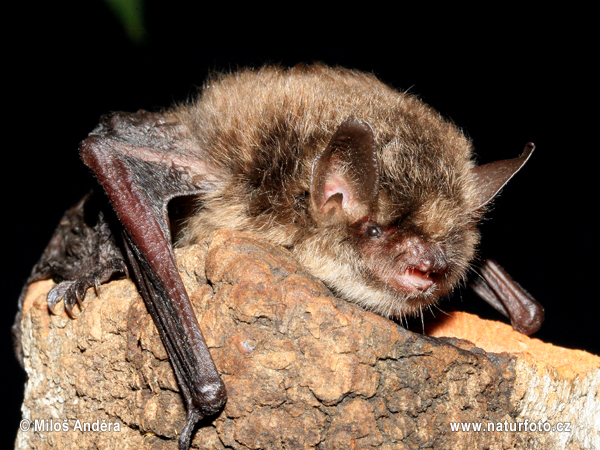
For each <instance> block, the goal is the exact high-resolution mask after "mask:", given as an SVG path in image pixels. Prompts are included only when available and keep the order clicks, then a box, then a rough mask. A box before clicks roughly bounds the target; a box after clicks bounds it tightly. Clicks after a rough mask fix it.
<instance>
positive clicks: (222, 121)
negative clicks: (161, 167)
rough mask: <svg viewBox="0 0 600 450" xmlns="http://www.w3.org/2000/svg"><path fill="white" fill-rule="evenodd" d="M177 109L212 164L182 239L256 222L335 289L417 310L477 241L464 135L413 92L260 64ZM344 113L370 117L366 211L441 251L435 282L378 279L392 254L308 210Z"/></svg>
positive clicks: (342, 74)
mask: <svg viewBox="0 0 600 450" xmlns="http://www.w3.org/2000/svg"><path fill="white" fill-rule="evenodd" d="M172 113H173V114H174V115H175V116H176V119H177V120H178V121H180V122H181V124H183V126H184V127H186V128H187V130H188V131H189V134H188V136H190V139H191V142H190V143H189V144H190V147H191V148H192V149H195V151H196V152H198V153H200V158H201V159H202V160H203V161H205V162H206V163H207V165H208V167H209V170H208V172H207V173H206V174H205V179H204V181H203V182H204V183H205V184H206V186H207V192H206V194H204V195H202V196H201V199H200V200H201V202H200V203H199V204H198V210H197V214H195V215H194V216H193V217H192V218H191V219H189V222H188V224H187V227H186V231H185V233H184V234H183V235H181V236H180V242H179V245H186V244H191V243H195V242H198V241H201V240H203V239H205V238H206V237H207V236H208V235H209V234H210V233H211V232H212V231H214V230H216V229H219V228H233V229H241V230H247V231H253V232H255V233H257V234H259V235H261V236H263V237H264V238H266V239H268V240H270V241H272V242H274V243H276V244H279V245H282V246H285V247H287V248H289V249H290V250H291V251H292V252H293V253H294V254H295V255H296V256H297V257H298V258H299V260H300V261H301V262H302V263H303V264H304V266H305V267H306V268H307V269H308V270H309V271H310V272H311V273H313V274H314V275H315V276H317V277H318V278H320V279H322V280H323V281H324V282H325V283H326V284H328V285H329V286H330V287H331V288H332V289H333V290H334V291H335V292H336V293H338V294H339V295H341V296H343V297H344V298H346V299H348V300H351V301H354V302H357V303H359V304H361V305H363V306H365V307H367V308H369V309H372V310H374V311H376V312H379V313H381V314H384V315H394V316H401V315H403V314H406V313H413V312H414V311H418V309H419V308H420V307H422V306H424V305H427V304H429V303H431V302H433V301H435V299H436V298H437V297H438V296H439V295H443V294H446V293H447V292H449V291H450V290H451V289H452V288H453V287H454V286H455V285H456V284H457V283H458V282H459V281H460V280H462V279H463V278H464V276H465V273H466V270H467V268H468V266H469V262H470V261H471V259H472V258H473V255H474V251H475V247H476V245H477V243H478V240H479V235H478V232H477V229H476V223H477V221H478V220H479V217H480V211H479V210H478V209H477V206H478V204H477V202H476V187H475V185H474V182H473V177H472V173H471V169H472V167H473V162H472V160H471V158H472V148H471V144H470V142H469V141H468V140H467V139H466V138H465V136H464V135H463V134H462V133H461V132H460V131H459V130H458V129H457V128H456V127H455V126H453V125H452V124H450V123H449V122H447V121H446V120H444V119H443V118H441V117H440V115H439V114H438V113H437V112H435V111H434V110H432V109H431V108H430V107H428V106H427V105H425V104H424V103H422V102H421V101H420V100H418V99H416V98H415V97H413V96H410V95H407V94H405V93H401V92H398V91H396V90H394V89H392V88H390V87H388V86H386V85H385V84H383V83H381V82H380V81H379V80H377V79H376V78H375V77H374V76H373V75H370V74H365V73H361V72H356V71H351V70H346V69H341V68H330V67H326V66H323V65H314V66H298V67H294V68H292V69H288V70H284V69H281V68H278V67H266V68H263V69H260V70H245V71H242V72H239V73H233V74H227V75H220V76H216V77H214V78H213V79H211V80H210V81H209V82H208V83H207V84H206V86H205V87H204V89H203V91H202V93H201V95H200V97H199V99H198V100H197V101H196V102H193V103H191V104H186V105H181V106H179V107H177V108H175V109H174V110H173V111H172ZM351 115H354V116H356V117H357V118H358V119H362V120H363V121H366V122H368V123H369V124H370V126H371V128H372V129H373V132H374V136H375V140H376V143H377V148H378V150H377V159H378V164H379V173H380V185H379V195H378V197H377V202H376V205H375V207H374V216H375V217H373V220H374V221H375V222H377V223H378V224H380V225H382V226H388V225H393V226H395V227H396V228H395V229H397V230H398V234H399V235H415V236H420V237H421V238H423V239H424V240H425V241H427V242H432V243H435V245H438V246H440V248H443V249H444V251H445V252H446V254H447V257H448V265H449V270H448V272H447V273H446V274H445V275H444V278H443V279H442V280H440V283H439V285H438V286H437V287H436V289H435V290H430V291H428V292H426V293H423V294H422V295H421V294H420V295H412V294H411V295H407V294H406V293H403V292H399V291H398V290H397V289H393V288H391V287H390V286H388V285H386V284H385V283H382V282H381V280H378V279H376V277H374V276H373V273H374V269H373V267H376V268H377V270H381V271H386V270H393V265H394V264H397V262H394V261H395V259H394V258H393V256H394V255H391V254H389V252H388V251H387V250H385V249H384V248H381V249H379V248H375V247H373V248H372V249H371V250H369V251H366V250H365V249H363V250H361V248H362V247H360V245H357V243H356V242H354V241H353V239H352V238H351V233H350V230H349V227H348V224H344V223H343V224H336V225H330V226H324V227H323V226H321V227H319V226H318V225H317V223H316V221H315V220H314V218H313V216H312V215H311V211H310V208H309V205H310V198H309V196H310V185H311V184H310V183H311V167H312V164H313V160H314V159H315V157H316V156H317V155H318V154H319V153H321V152H322V151H323V150H324V149H325V147H326V146H327V144H328V142H329V140H330V139H331V137H332V135H333V133H334V132H335V131H336V129H337V128H338V127H339V125H340V123H341V122H342V121H344V119H346V118H347V117H349V116H351ZM398 239H400V238H398ZM369 248H371V247H369Z"/></svg>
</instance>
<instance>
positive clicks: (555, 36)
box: [0, 0, 600, 445]
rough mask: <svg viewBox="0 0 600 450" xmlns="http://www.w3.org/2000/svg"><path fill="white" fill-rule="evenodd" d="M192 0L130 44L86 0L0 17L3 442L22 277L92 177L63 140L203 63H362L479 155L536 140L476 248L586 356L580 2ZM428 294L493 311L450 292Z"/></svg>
mask: <svg viewBox="0 0 600 450" xmlns="http://www.w3.org/2000/svg"><path fill="white" fill-rule="evenodd" d="M198 3H199V4H198V6H192V5H191V4H188V3H186V2H181V1H171V2H168V6H167V2H158V1H156V2H149V3H148V4H147V7H146V11H145V19H146V26H147V34H146V39H145V41H144V42H143V43H142V44H133V43H132V42H131V41H129V40H128V39H127V37H126V35H125V33H124V32H123V29H122V27H121V25H120V23H119V22H118V21H117V19H116V18H115V16H113V15H112V14H111V12H110V11H109V10H108V8H107V7H106V6H105V4H104V3H102V2H100V1H96V0H94V1H92V0H86V1H85V2H45V3H41V2H40V4H36V3H35V2H34V3H29V2H28V3H27V7H26V9H24V10H21V11H16V12H14V13H10V12H9V13H8V14H7V18H6V20H7V22H11V21H13V22H14V25H15V26H16V28H15V30H16V31H13V32H11V34H10V36H7V37H6V38H5V40H4V46H3V47H4V50H5V51H4V57H3V61H4V64H3V72H4V73H5V74H7V75H8V76H9V82H8V84H5V86H4V88H5V96H6V97H7V98H8V103H9V104H8V105H7V106H6V110H5V119H4V120H3V124H4V126H3V136H4V142H5V143H4V144H3V153H4V155H5V160H4V164H2V174H3V176H2V183H3V187H2V192H4V196H3V203H4V208H3V211H4V212H3V226H4V227H6V228H5V231H4V233H3V236H4V244H5V245H4V251H3V258H2V259H3V270H2V277H3V283H2V286H3V295H4V296H5V299H4V304H5V307H4V311H3V314H2V316H1V320H2V322H1V324H0V342H2V351H3V354H2V357H3V361H4V369H3V371H2V373H3V375H4V377H5V379H4V380H3V381H4V383H3V390H4V392H5V393H6V395H5V396H4V398H5V402H4V404H3V412H4V415H5V420H3V421H2V426H3V427H5V428H4V429H3V430H2V431H3V433H2V438H1V439H2V440H3V441H6V442H7V443H10V444H8V445H12V442H13V440H14V436H15V434H16V429H17V426H18V421H19V420H20V418H21V417H20V411H19V404H20V401H21V398H22V391H23V388H22V387H23V382H24V376H23V373H22V371H21V369H20V368H19V366H18V364H17V362H16V360H15V359H14V357H13V355H12V348H11V343H10V332H9V329H10V326H11V324H12V319H13V317H14V313H15V312H16V301H17V297H18V294H19V291H20V288H21V286H22V284H23V282H24V281H25V279H26V278H27V276H28V273H29V271H30V269H31V267H32V266H33V264H34V263H35V262H36V260H37V258H38V257H39V255H40V254H41V253H42V251H43V249H44V246H45V245H46V243H47V241H48V239H49V238H50V235H51V233H52V231H53V229H54V227H55V225H56V223H57V222H58V220H59V218H60V216H61V215H62V212H63V211H64V210H65V209H66V208H68V207H69V206H71V205H72V204H73V203H74V202H75V201H77V200H78V199H79V198H80V197H81V196H82V195H83V194H84V193H85V192H87V190H88V189H89V188H90V187H91V186H93V180H92V178H91V176H90V175H89V173H88V171H87V169H86V168H85V167H84V166H83V165H82V164H81V163H80V162H79V159H78V154H77V146H78V143H79V142H80V141H81V140H82V139H83V138H84V137H85V136H86V134H87V133H88V132H89V131H91V129H92V128H93V127H94V126H95V124H96V123H97V122H98V118H99V117H100V115H102V114H104V113H106V112H109V111H119V110H125V111H135V110H137V109H140V108H145V109H150V110H156V109H158V108H161V107H165V106H168V105H170V104H171V103H172V102H173V101H176V100H184V99H186V98H188V97H190V96H191V95H193V94H194V92H195V91H196V87H197V86H200V85H201V84H202V81H203V80H204V78H205V76H206V74H207V73H208V71H210V70H233V69H235V68H236V67H240V66H260V65H262V64H264V63H269V62H271V63H281V64H283V65H293V64H296V63H299V62H311V61H323V62H326V63H328V64H339V65H342V66H347V67H351V68H356V69H361V70H365V71H370V72H374V73H375V74H377V75H378V76H379V77H380V78H381V79H383V80H384V81H385V82H387V83H389V84H391V85H393V86H395V87H397V88H399V89H409V90H410V92H412V93H413V94H416V95H418V96H419V97H421V98H422V99H423V100H424V101H426V102H427V103H430V104H431V105H432V106H434V107H435V108H436V109H438V110H439V111H440V112H441V113H442V114H443V115H445V116H447V117H450V118H451V119H452V120H453V121H454V122H455V123H456V124H457V125H458V126H460V127H461V128H463V129H464V130H465V132H466V133H467V134H468V135H469V136H470V137H471V138H472V139H473V141H474V145H475V147H476V149H477V155H478V161H479V162H480V163H485V162H489V161H493V160H496V159H505V158H511V157H514V156H517V155H519V154H520V152H521V151H522V149H523V147H524V145H525V144H526V143H527V142H528V141H533V142H535V144H536V145H537V150H536V152H535V153H534V155H533V157H532V159H531V160H530V162H529V163H528V165H527V166H526V167H525V168H524V169H523V170H522V172H521V173H519V174H518V175H517V176H516V177H515V179H514V180H512V181H511V182H510V183H509V185H508V186H507V187H506V189H505V190H504V191H503V193H502V195H501V197H500V198H499V199H498V200H497V201H496V202H495V204H494V205H495V206H494V209H493V211H491V213H490V214H488V218H489V219H490V220H487V221H486V222H485V223H484V224H483V226H482V232H483V242H482V249H483V252H484V253H485V254H487V255H491V256H493V257H495V258H496V259H497V260H498V261H499V262H500V263H501V264H503V265H504V267H505V268H506V269H507V270H508V271H509V272H510V273H511V275H512V276H513V277H514V278H515V279H516V280H518V281H519V282H520V283H521V284H522V285H523V286H524V287H526V288H527V289H528V291H529V292H531V293H532V294H533V295H534V296H535V297H536V298H537V299H538V300H539V301H540V302H541V303H542V304H543V305H544V306H545V307H546V322H545V324H544V325H543V327H542V330H541V331H540V332H539V333H537V335H536V337H539V338H541V339H543V340H545V341H549V342H552V343H554V344H557V345H562V346H566V347H571V348H581V349H586V350H589V351H592V352H594V353H596V354H600V343H599V339H598V331H597V330H596V317H597V311H598V308H597V303H598V294H597V288H596V285H597V284H598V281H597V280H598V277H597V264H596V259H597V255H598V250H599V248H598V234H597V231H596V230H597V224H596V221H597V219H596V214H597V213H596V209H597V203H598V202H597V198H598V197H597V196H598V188H597V182H596V181H597V177H598V175H597V173H596V172H597V167H598V163H597V161H596V154H595V153H596V152H597V144H596V139H595V138H596V136H595V135H596V134H597V124H596V123H595V122H596V121H597V118H598V113H597V107H598V97H597V88H596V84H594V83H593V80H592V76H593V73H594V72H596V73H597V68H596V65H595V62H596V61H597V57H598V45H597V43H598V36H597V34H596V33H595V32H593V31H592V30H593V27H592V24H591V23H589V21H588V17H591V16H592V14H593V13H592V12H591V11H587V10H573V9H569V10H564V9H554V10H550V9H545V10H543V11H528V10H524V9H503V8H498V9H491V8H490V9H484V8H481V7H480V8H476V9H458V8H451V7H443V8H439V7H434V6H426V7H422V8H421V7H414V6H408V5H406V4H403V3H395V4H394V6H389V7H383V6H378V5H376V4H373V5H369V4H354V5H349V4H346V5H344V4H339V6H336V7H335V9H333V10H329V9H327V8H329V7H328V6H326V5H325V4H324V3H320V4H317V5H310V4H307V3H303V4H293V3H285V4H282V5H276V6H275V5H274V6H273V7H271V8H270V9H265V10H263V11H257V10H256V9H255V8H250V7H244V6H241V7H240V6H236V5H234V4H231V3H229V2H228V3H227V4H223V5H222V7H221V6H219V4H217V5H211V6H207V5H206V3H204V2H202V3H200V2H198ZM193 4H194V5H196V2H194V3H193ZM428 5H429V2H428ZM594 14H595V13H594ZM6 115H8V117H9V119H8V120H7V119H6ZM443 308H444V309H453V308H455V309H462V310H467V311H480V312H481V314H482V315H484V316H486V317H490V318H495V319H498V320H502V318H501V317H500V316H499V315H497V314H496V313H494V312H493V311H491V308H489V307H488V306H486V305H483V304H482V302H480V301H478V300H476V298H475V297H473V296H472V295H471V294H469V293H467V292H466V291H465V292H463V293H462V294H461V295H457V296H455V298H454V299H453V301H451V302H450V301H446V302H444V303H443Z"/></svg>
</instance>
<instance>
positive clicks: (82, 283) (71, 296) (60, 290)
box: [46, 258, 129, 319]
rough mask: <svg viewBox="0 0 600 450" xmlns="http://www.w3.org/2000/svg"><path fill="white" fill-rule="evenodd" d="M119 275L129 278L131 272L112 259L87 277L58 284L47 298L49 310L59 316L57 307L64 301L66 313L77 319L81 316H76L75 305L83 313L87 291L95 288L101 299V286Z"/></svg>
mask: <svg viewBox="0 0 600 450" xmlns="http://www.w3.org/2000/svg"><path fill="white" fill-rule="evenodd" d="M117 273H118V274H123V275H126V276H129V270H128V269H127V265H126V264H125V261H123V260H122V259H118V258H115V259H111V260H110V261H109V262H107V263H106V264H105V265H104V266H102V267H101V268H100V269H98V270H95V271H94V272H92V273H91V274H89V275H87V276H84V277H82V278H79V279H77V280H69V281H63V282H61V283H59V284H57V285H56V286H54V287H53V288H52V289H51V290H50V292H49V293H48V295H47V297H46V300H47V302H48V309H49V310H50V312H51V313H52V314H59V313H57V312H56V305H57V304H58V302H60V301H61V300H62V299H64V301H65V306H64V308H65V312H66V313H67V314H68V315H69V317H71V318H72V319H74V318H76V317H77V316H78V315H79V314H75V311H74V307H75V305H78V306H79V310H80V311H83V300H84V298H85V293H86V291H87V290H88V289H89V288H91V287H93V288H94V291H95V293H96V296H97V297H99V296H100V295H99V289H100V285H101V284H104V283H106V282H107V281H108V280H109V279H110V278H111V277H112V276H113V275H115V274H117Z"/></svg>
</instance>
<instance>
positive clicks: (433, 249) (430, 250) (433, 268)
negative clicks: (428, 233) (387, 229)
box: [398, 235, 448, 276]
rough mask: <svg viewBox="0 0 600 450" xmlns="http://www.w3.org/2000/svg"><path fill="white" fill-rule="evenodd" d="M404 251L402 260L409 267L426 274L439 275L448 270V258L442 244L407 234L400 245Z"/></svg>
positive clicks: (400, 248)
mask: <svg viewBox="0 0 600 450" xmlns="http://www.w3.org/2000/svg"><path fill="white" fill-rule="evenodd" d="M398 250H400V251H401V252H402V256H401V260H402V262H404V264H406V266H407V269H409V270H413V271H419V272H421V273H423V274H425V275H428V276H429V275H439V274H442V273H444V272H446V271H447V270H448V259H447V258H446V252H445V251H444V249H443V248H442V246H441V245H440V244H438V243H436V242H429V241H426V240H425V239H423V238H422V237H420V236H416V235H413V236H407V237H406V238H405V239H403V240H402V242H401V243H400V244H399V246H398Z"/></svg>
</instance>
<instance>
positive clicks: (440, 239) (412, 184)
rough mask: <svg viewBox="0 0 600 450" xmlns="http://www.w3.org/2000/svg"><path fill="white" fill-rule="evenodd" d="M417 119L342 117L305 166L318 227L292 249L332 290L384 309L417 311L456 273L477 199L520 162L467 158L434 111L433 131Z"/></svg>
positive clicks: (469, 251) (481, 201)
mask: <svg viewBox="0 0 600 450" xmlns="http://www.w3.org/2000/svg"><path fill="white" fill-rule="evenodd" d="M419 127H420V125H419V124H411V126H410V127H408V128H406V129H407V130H409V131H408V132H405V131H403V130H401V129H399V130H398V131H397V132H396V133H395V134H393V135H389V134H388V136H387V137H386V138H385V139H381V137H380V136H381V134H382V131H381V129H380V128H381V127H379V125H378V124H377V123H374V124H373V126H371V124H370V123H369V122H367V121H363V120H360V119H358V118H356V117H354V116H351V117H349V118H347V119H346V120H344V121H343V122H342V123H341V124H340V125H339V128H338V129H337V130H336V131H335V132H334V133H333V136H332V137H331V140H330V141H329V144H328V145H327V146H326V148H325V149H324V150H323V151H322V152H321V153H319V154H318V156H317V157H316V158H315V159H314V161H313V165H312V174H311V186H310V215H311V217H312V218H313V220H314V222H315V224H316V226H317V227H318V229H319V231H318V232H315V233H314V235H311V234H310V233H308V234H307V238H306V240H305V241H304V242H302V243H301V244H299V245H298V246H297V247H296V249H295V250H296V254H297V255H298V256H299V257H300V259H301V260H302V262H303V263H304V264H305V265H306V266H307V267H308V268H309V269H310V270H311V272H313V274H315V275H316V276H318V277H319V278H321V279H322V280H323V281H325V282H326V283H327V284H328V285H329V286H330V287H332V288H333V289H334V291H336V292H337V293H338V294H339V295H341V296H342V297H344V298H347V299H349V300H352V301H355V302H357V303H359V304H361V305H363V306H364V307H366V308H368V309H370V310H373V311H375V312H377V313H379V314H382V315H385V316H397V317H401V316H403V315H406V314H413V313H415V312H419V311H420V310H421V309H422V308H423V307H426V306H428V305H430V304H432V303H434V302H435V301H436V300H437V299H438V298H439V297H440V296H443V295H445V294H447V293H449V292H450V291H451V290H452V289H453V288H454V287H455V286H456V285H457V284H459V282H461V281H462V280H464V278H465V275H466V272H467V271H468V268H469V264H470V261H471V260H472V259H473V257H474V254H475V250H476V246H477V244H478V241H479V234H478V231H477V223H478V221H479V219H480V218H481V215H482V212H483V209H484V208H483V207H484V205H485V204H487V203H488V202H489V201H490V200H491V199H492V198H493V196H494V195H496V193H497V192H498V191H499V190H500V188H501V187H502V186H503V185H504V184H505V183H506V182H507V181H508V179H509V178H510V177H511V176H512V175H513V174H514V173H515V172H516V171H517V170H518V168H520V165H518V167H516V166H515V167H512V166H510V164H509V166H510V167H508V169H507V164H506V163H505V162H497V163H492V164H488V165H485V166H475V165H474V163H473V162H472V149H471V145H470V143H469V141H468V140H467V139H466V138H465V137H464V136H463V134H462V133H461V132H460V131H459V130H458V129H456V128H455V127H454V126H452V125H451V124H448V123H446V122H444V121H441V119H440V124H439V127H438V130H437V132H436V131H435V127H433V128H432V124H431V123H426V124H424V125H423V128H422V129H419ZM432 130H433V131H432ZM521 165H522V163H521Z"/></svg>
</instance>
